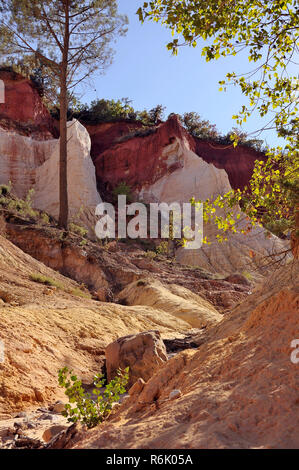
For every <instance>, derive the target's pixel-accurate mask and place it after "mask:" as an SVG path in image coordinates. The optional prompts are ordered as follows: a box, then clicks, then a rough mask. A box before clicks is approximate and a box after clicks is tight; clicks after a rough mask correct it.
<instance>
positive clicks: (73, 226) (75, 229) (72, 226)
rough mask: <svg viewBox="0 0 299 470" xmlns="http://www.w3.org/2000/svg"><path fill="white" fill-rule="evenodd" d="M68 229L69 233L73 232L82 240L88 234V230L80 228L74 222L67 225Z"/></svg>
mask: <svg viewBox="0 0 299 470" xmlns="http://www.w3.org/2000/svg"><path fill="white" fill-rule="evenodd" d="M69 229H70V232H74V233H76V234H77V235H80V236H81V237H82V238H84V237H85V236H86V235H87V233H88V230H87V229H86V228H84V227H81V225H77V224H74V222H71V223H70V224H69Z"/></svg>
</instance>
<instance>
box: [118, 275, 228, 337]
mask: <svg viewBox="0 0 299 470" xmlns="http://www.w3.org/2000/svg"><path fill="white" fill-rule="evenodd" d="M118 297H119V300H120V301H121V302H125V304H126V305H149V306H152V307H154V308H158V309H159V310H163V311H168V312H171V313H172V315H174V316H175V317H177V318H180V319H181V320H184V321H185V322H187V323H189V325H190V326H191V327H193V328H203V327H204V328H205V327H206V326H208V325H213V324H215V323H217V322H219V321H220V320H221V319H222V315H220V314H219V312H217V310H216V309H215V308H214V307H213V305H211V304H210V302H208V301H207V300H205V299H203V298H202V297H200V296H199V295H196V294H194V293H191V292H190V291H189V290H188V289H186V288H184V287H182V286H177V285H175V284H170V285H168V286H167V288H166V287H165V286H163V284H162V283H161V282H159V281H154V280H151V281H149V280H139V281H137V282H134V283H132V284H129V285H128V286H127V287H126V288H125V289H124V290H123V291H122V292H120V294H119V296H118Z"/></svg>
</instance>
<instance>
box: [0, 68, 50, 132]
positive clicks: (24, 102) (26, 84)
mask: <svg viewBox="0 0 299 470" xmlns="http://www.w3.org/2000/svg"><path fill="white" fill-rule="evenodd" d="M0 80H1V81H2V83H4V103H0V122H1V124H2V125H5V128H6V129H11V130H12V129H17V130H18V131H20V132H21V133H22V134H25V135H30V136H31V137H33V138H34V139H38V140H44V139H52V138H53V136H54V137H55V136H57V131H56V129H55V122H54V120H53V119H52V117H51V115H50V113H49V111H48V109H47V108H46V106H45V105H44V104H43V101H42V98H41V96H40V93H39V91H38V88H37V87H36V86H35V85H34V84H33V83H32V82H31V81H30V80H28V79H26V78H24V77H22V76H21V75H19V74H17V73H14V72H6V71H1V70H0Z"/></svg>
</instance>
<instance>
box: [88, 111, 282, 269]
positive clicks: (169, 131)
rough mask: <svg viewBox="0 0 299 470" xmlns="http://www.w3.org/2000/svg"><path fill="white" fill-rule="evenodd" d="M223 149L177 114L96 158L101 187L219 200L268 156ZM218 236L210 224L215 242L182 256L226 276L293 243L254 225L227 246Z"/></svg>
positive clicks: (164, 198) (183, 199) (152, 198)
mask: <svg viewBox="0 0 299 470" xmlns="http://www.w3.org/2000/svg"><path fill="white" fill-rule="evenodd" d="M115 125H117V123H116V124H115ZM221 152H222V153H221ZM221 152H220V153H219V150H217V149H214V150H213V147H212V146H211V145H209V143H208V142H207V143H203V142H199V141H198V142H197V141H196V140H195V139H194V138H193V137H191V136H190V135H189V134H188V133H187V132H186V130H185V129H183V128H182V126H181V124H180V122H179V121H178V119H177V117H176V116H173V117H172V118H170V119H169V120H168V121H167V122H166V123H162V124H160V125H159V126H157V128H156V129H153V130H152V132H151V133H150V134H149V135H145V136H142V137H139V136H136V137H133V138H129V139H127V140H125V139H124V140H123V141H122V142H117V143H116V144H114V145H113V144H111V146H110V147H109V148H108V149H106V150H104V151H103V152H102V153H100V154H99V155H98V156H97V157H96V158H95V156H93V158H94V163H95V166H96V173H97V179H98V185H99V186H100V185H101V187H102V188H106V189H107V188H108V189H109V188H110V189H111V188H113V187H115V186H117V184H119V183H121V182H122V181H125V182H126V183H127V184H129V185H130V186H131V187H132V188H133V189H134V190H135V193H136V194H137V196H138V198H139V199H140V200H142V201H144V202H146V203H151V202H165V203H168V204H169V203H172V202H178V203H180V204H181V205H182V204H183V203H187V202H189V201H190V199H191V198H192V197H194V198H195V199H196V200H205V199H207V198H211V199H213V197H216V196H218V195H219V194H225V193H226V192H228V191H229V190H230V189H231V187H232V186H234V187H243V186H244V185H245V184H248V181H249V179H250V176H251V174H252V169H253V165H254V161H255V160H256V159H257V158H262V157H259V155H258V152H255V151H252V150H251V149H248V148H245V147H242V148H241V149H240V151H239V154H238V152H236V151H235V150H234V149H233V148H230V149H225V148H224V146H222V147H221ZM220 155H222V158H220ZM238 155H239V159H238ZM247 158H248V162H247V163H248V164H247V166H246V165H244V162H245V161H246V159H247ZM208 160H210V161H208ZM238 161H240V162H241V163H240V167H239V166H238ZM224 167H225V168H226V169H224ZM238 170H239V172H240V180H239V183H240V184H239V183H238V177H237V174H238ZM238 224H239V226H242V227H245V226H246V225H247V222H246V221H245V220H244V218H243V219H242V218H241V219H240V221H239V223H238ZM216 235H217V230H216V227H215V226H212V225H211V224H205V226H204V237H205V236H206V237H208V238H209V239H210V241H211V245H206V244H205V245H203V246H202V248H201V249H196V250H190V249H188V250H187V249H184V248H180V249H179V250H178V251H177V253H176V256H177V260H178V261H179V262H181V263H183V264H189V265H198V266H202V267H204V268H205V269H207V270H209V271H213V272H218V273H223V274H229V273H231V272H236V271H239V272H243V271H251V270H253V271H254V272H256V270H257V268H258V267H263V266H264V265H265V264H267V263H268V261H269V260H268V261H267V260H265V259H264V257H265V256H269V255H271V254H273V253H275V252H280V251H283V250H284V249H285V247H286V245H287V243H286V242H283V241H281V240H279V239H278V238H277V237H274V236H270V237H269V238H268V237H266V232H265V230H264V229H262V228H252V229H251V230H250V232H249V233H248V234H247V235H246V236H244V235H234V234H231V235H229V240H228V242H226V243H222V244H220V243H219V242H218V241H217V240H216ZM263 269H264V272H265V268H263ZM262 273H263V270H262V269H261V274H262Z"/></svg>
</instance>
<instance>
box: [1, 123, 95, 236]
mask: <svg viewBox="0 0 299 470" xmlns="http://www.w3.org/2000/svg"><path fill="white" fill-rule="evenodd" d="M68 139H69V144H68V146H69V147H68V197H69V213H70V217H75V218H76V219H78V220H81V221H83V223H84V224H85V226H86V227H88V228H90V229H91V234H92V233H94V227H95V224H96V220H95V215H94V213H95V207H96V206H97V204H99V202H101V198H100V196H99V194H98V191H97V186H96V178H95V168H94V165H93V163H92V160H91V157H90V145H91V144H90V137H89V135H88V132H87V131H86V129H85V128H84V127H83V126H82V125H81V124H80V123H79V122H78V121H71V122H69V123H68ZM9 181H10V182H11V183H12V186H13V190H14V192H15V193H16V194H17V195H18V196H19V197H20V198H25V197H26V195H27V194H28V191H29V190H30V189H33V190H34V197H33V206H34V207H36V208H37V209H40V210H44V211H46V212H48V213H49V214H50V215H52V216H53V217H55V218H57V217H58V213H59V139H52V140H45V141H40V140H35V139H33V138H32V137H27V136H23V135H20V134H18V133H16V132H14V131H7V130H4V129H1V127H0V184H7V183H8V182H9Z"/></svg>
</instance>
